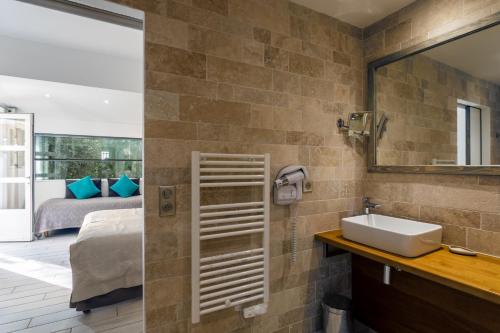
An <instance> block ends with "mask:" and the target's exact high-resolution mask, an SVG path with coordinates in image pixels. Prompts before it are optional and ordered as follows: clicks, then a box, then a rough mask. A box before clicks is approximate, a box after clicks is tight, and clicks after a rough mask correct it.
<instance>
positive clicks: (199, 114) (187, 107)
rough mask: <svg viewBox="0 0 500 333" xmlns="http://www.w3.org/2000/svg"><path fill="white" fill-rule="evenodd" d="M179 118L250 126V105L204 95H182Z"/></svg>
mask: <svg viewBox="0 0 500 333" xmlns="http://www.w3.org/2000/svg"><path fill="white" fill-rule="evenodd" d="M179 105H180V113H179V118H180V119H181V120H184V121H194V122H198V121H201V122H207V123H220V124H233V125H240V126H248V124H249V122H250V105H249V104H244V103H236V102H228V101H217V100H211V99H207V98H203V97H195V96H181V97H180V101H179Z"/></svg>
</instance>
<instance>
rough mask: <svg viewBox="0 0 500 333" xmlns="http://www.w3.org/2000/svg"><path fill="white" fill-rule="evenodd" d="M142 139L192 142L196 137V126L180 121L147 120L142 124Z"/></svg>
mask: <svg viewBox="0 0 500 333" xmlns="http://www.w3.org/2000/svg"><path fill="white" fill-rule="evenodd" d="M144 137H145V138H167V139H184V140H192V139H196V137H197V136H196V125H195V124H194V123H187V122H180V121H169V120H158V119H155V120H147V121H146V122H145V124H144Z"/></svg>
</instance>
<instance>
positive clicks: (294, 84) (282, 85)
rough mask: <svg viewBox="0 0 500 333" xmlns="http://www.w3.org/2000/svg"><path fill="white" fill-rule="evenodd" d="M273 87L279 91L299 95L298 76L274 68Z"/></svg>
mask: <svg viewBox="0 0 500 333" xmlns="http://www.w3.org/2000/svg"><path fill="white" fill-rule="evenodd" d="M273 89H274V90H276V91H280V92H285V93H290V94H295V95H300V93H301V88H300V76H299V75H295V74H292V73H288V72H282V71H277V70H274V71H273Z"/></svg>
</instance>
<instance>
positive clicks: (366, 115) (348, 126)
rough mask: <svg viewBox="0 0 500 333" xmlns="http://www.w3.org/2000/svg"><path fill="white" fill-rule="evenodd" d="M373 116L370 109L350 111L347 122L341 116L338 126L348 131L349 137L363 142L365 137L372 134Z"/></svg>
mask: <svg viewBox="0 0 500 333" xmlns="http://www.w3.org/2000/svg"><path fill="white" fill-rule="evenodd" d="M371 116H372V112H370V111H362V112H353V113H349V116H348V118H347V123H346V122H345V121H344V120H343V119H342V118H339V119H338V120H337V127H338V128H339V129H340V130H341V131H344V132H346V133H347V135H348V136H349V137H352V138H355V139H358V140H359V141H361V142H363V141H364V138H365V137H367V136H369V135H370V120H371Z"/></svg>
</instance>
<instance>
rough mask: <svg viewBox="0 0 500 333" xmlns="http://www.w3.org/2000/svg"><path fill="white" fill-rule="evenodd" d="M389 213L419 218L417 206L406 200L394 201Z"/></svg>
mask: <svg viewBox="0 0 500 333" xmlns="http://www.w3.org/2000/svg"><path fill="white" fill-rule="evenodd" d="M391 213H392V214H393V215H395V216H398V217H406V218H411V219H418V218H419V206H418V205H415V204H411V203H407V202H394V203H393V204H392V210H391Z"/></svg>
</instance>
